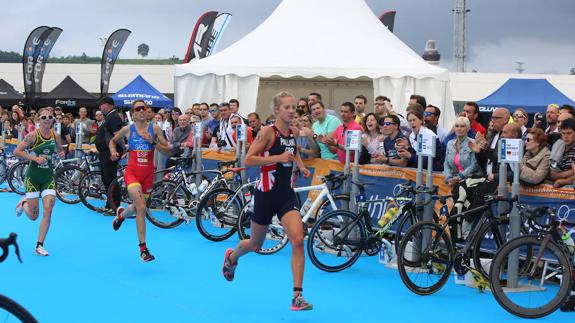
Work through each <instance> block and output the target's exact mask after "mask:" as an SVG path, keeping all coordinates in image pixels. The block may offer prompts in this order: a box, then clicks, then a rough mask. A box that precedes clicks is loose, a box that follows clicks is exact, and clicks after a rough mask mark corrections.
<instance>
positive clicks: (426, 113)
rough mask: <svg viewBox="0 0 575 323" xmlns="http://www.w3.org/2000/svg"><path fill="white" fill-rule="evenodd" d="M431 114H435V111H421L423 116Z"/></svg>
mask: <svg viewBox="0 0 575 323" xmlns="http://www.w3.org/2000/svg"><path fill="white" fill-rule="evenodd" d="M432 115H435V113H433V112H429V111H425V112H423V116H425V117H431V116H432Z"/></svg>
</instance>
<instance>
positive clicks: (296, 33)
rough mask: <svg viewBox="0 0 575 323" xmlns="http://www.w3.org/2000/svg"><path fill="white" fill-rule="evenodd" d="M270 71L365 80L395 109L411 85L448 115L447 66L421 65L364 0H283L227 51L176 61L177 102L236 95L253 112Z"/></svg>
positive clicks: (272, 73) (184, 103) (401, 105)
mask: <svg viewBox="0 0 575 323" xmlns="http://www.w3.org/2000/svg"><path fill="white" fill-rule="evenodd" d="M230 75H233V77H230ZM271 76H280V77H284V78H289V77H304V78H314V77H319V76H321V77H325V78H336V77H345V78H349V79H354V78H358V77H369V78H371V79H373V80H374V89H375V95H376V96H377V95H380V94H382V95H386V96H388V97H390V98H391V99H392V100H393V103H394V106H395V107H396V110H398V112H400V113H401V112H402V110H404V108H405V106H406V103H407V100H406V97H407V98H408V97H409V94H413V93H415V92H405V91H412V90H417V94H421V95H424V96H425V97H426V98H429V99H430V100H428V102H429V103H432V104H435V105H438V106H440V107H444V108H445V109H444V110H446V111H445V112H444V113H443V114H442V115H443V116H445V117H444V118H442V119H443V120H444V121H445V120H449V119H450V121H452V120H453V118H454V113H453V105H452V103H451V97H450V95H449V93H448V85H449V84H448V81H449V75H448V73H447V70H445V69H442V68H438V67H436V66H433V65H430V64H428V63H427V62H425V61H424V60H423V59H422V58H421V57H420V56H419V55H417V54H416V53H415V52H414V51H413V50H411V49H410V48H409V47H408V46H407V45H405V44H404V43H403V42H402V41H401V40H399V39H398V38H397V37H395V35H393V34H392V33H391V32H390V31H389V30H388V29H387V28H386V27H385V26H384V25H383V24H382V23H381V22H380V21H379V19H378V18H377V17H376V16H375V15H374V14H373V12H372V11H371V9H370V8H369V7H368V6H367V4H366V3H365V2H364V1H363V0H339V1H333V0H284V1H283V2H282V3H281V4H280V5H279V6H278V7H277V8H276V10H275V11H274V12H273V13H272V14H271V15H270V17H268V18H267V19H266V20H265V21H264V22H263V23H262V24H261V25H260V26H259V27H258V28H256V29H255V30H253V31H252V32H251V33H249V34H248V35H246V36H245V37H244V38H242V39H241V40H239V41H238V42H236V43H235V44H233V45H231V46H230V47H228V48H227V49H225V50H223V51H222V52H220V53H217V54H214V55H213V56H209V57H207V58H204V59H201V60H198V61H194V62H191V63H188V64H183V65H176V67H175V96H176V104H177V105H178V106H184V107H185V106H190V105H191V104H192V103H194V102H198V101H208V102H219V101H222V100H228V99H230V98H232V97H236V98H238V99H239V100H240V102H241V105H240V111H241V112H242V113H246V112H251V111H253V110H254V109H255V104H256V96H257V86H258V83H259V78H260V77H271ZM216 80H217V81H216ZM228 87H231V89H229V88H228ZM250 87H252V89H251V90H249V89H248V88H250ZM253 87H256V89H253ZM310 90H313V89H310ZM254 93H255V95H254ZM228 95H231V96H228ZM240 95H244V96H240ZM446 95H449V97H445V96H446ZM200 99H201V100H200ZM449 111H451V115H450V113H449Z"/></svg>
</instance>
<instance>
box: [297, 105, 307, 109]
mask: <svg viewBox="0 0 575 323" xmlns="http://www.w3.org/2000/svg"><path fill="white" fill-rule="evenodd" d="M297 107H298V108H300V109H304V108H305V107H306V106H305V105H298V106H297Z"/></svg>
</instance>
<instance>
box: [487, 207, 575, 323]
mask: <svg viewBox="0 0 575 323" xmlns="http://www.w3.org/2000/svg"><path fill="white" fill-rule="evenodd" d="M526 214H527V218H528V224H529V227H530V228H531V229H532V230H533V232H534V234H531V235H525V236H520V237H517V238H515V239H512V240H510V241H508V242H507V243H505V244H504V245H503V246H502V247H501V249H499V251H498V252H497V254H496V255H495V258H494V259H493V263H492V265H491V277H490V280H489V283H490V286H491V290H492V291H493V296H494V297H495V299H496V300H497V302H498V303H499V305H501V306H502V307H503V308H504V309H505V310H506V311H508V312H509V313H512V314H514V315H517V316H520V317H523V318H539V317H543V316H546V315H548V314H550V313H552V312H554V311H555V310H556V309H557V308H559V307H560V306H565V307H566V308H565V310H569V311H572V310H573V306H574V303H573V302H572V301H569V302H567V303H566V302H565V301H566V299H567V297H568V296H569V293H570V291H571V288H572V284H573V281H572V274H571V273H572V271H573V268H574V267H573V266H574V263H573V256H574V254H575V242H574V241H573V237H574V233H575V229H573V226H575V224H574V223H567V222H566V220H567V216H565V217H564V218H560V217H559V216H558V215H557V213H556V212H555V210H554V209H551V208H547V207H540V208H535V209H529V210H527V211H526ZM568 227H570V228H571V229H568ZM510 268H515V269H513V271H515V272H516V273H517V275H516V277H517V279H516V280H515V282H513V283H512V282H511V280H512V279H511V278H510V275H509V272H510V271H511V269H510ZM512 284H513V285H514V286H512ZM512 287H513V288H512ZM562 309H564V308H563V307H562Z"/></svg>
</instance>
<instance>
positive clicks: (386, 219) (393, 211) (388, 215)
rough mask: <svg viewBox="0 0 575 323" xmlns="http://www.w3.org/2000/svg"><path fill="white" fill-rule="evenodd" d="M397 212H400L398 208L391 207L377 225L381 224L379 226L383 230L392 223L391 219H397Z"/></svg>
mask: <svg viewBox="0 0 575 323" xmlns="http://www.w3.org/2000/svg"><path fill="white" fill-rule="evenodd" d="M397 211H398V210H397V208H395V207H390V208H389V209H388V210H387V212H385V214H384V215H383V216H382V217H381V219H379V221H377V224H379V226H380V227H382V228H383V227H384V226H385V225H386V224H387V223H388V222H389V221H391V219H393V218H394V217H395V215H396V214H397Z"/></svg>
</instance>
